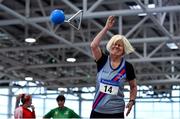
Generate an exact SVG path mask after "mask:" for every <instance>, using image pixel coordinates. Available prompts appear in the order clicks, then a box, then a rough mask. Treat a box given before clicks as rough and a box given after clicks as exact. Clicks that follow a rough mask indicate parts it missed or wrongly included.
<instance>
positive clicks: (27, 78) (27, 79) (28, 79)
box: [25, 77, 33, 81]
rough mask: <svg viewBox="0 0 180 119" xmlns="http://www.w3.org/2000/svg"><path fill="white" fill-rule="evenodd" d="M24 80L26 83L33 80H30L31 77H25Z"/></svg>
mask: <svg viewBox="0 0 180 119" xmlns="http://www.w3.org/2000/svg"><path fill="white" fill-rule="evenodd" d="M25 80H26V81H32V80H33V78H32V77H25Z"/></svg>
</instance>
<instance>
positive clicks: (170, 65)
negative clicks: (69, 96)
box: [0, 0, 180, 88]
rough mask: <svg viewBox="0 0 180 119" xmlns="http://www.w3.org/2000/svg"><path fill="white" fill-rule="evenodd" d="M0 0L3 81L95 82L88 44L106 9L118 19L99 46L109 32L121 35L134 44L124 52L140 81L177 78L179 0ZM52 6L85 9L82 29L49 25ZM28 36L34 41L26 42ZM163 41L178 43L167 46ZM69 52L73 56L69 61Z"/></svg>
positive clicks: (163, 83) (167, 83)
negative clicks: (172, 47) (70, 61)
mask: <svg viewBox="0 0 180 119" xmlns="http://www.w3.org/2000/svg"><path fill="white" fill-rule="evenodd" d="M0 2H1V4H0V85H1V86H2V85H4V84H6V83H8V84H9V83H11V82H15V81H24V78H25V77H26V76H30V77H33V81H32V82H35V83H36V84H37V86H44V87H48V88H58V87H90V86H95V78H96V65H95V63H94V61H93V59H92V55H91V52H90V47H89V45H90V42H91V41H92V40H93V38H94V37H95V35H96V34H97V33H98V32H99V31H100V30H101V29H102V28H103V26H104V25H105V22H106V19H107V17H108V16H110V15H114V16H116V23H115V26H114V27H113V28H112V30H110V31H109V32H108V33H107V36H106V37H105V38H104V39H103V41H102V48H103V49H104V47H105V44H106V43H107V41H108V39H109V38H110V37H111V36H112V35H114V34H118V33H119V34H123V35H125V36H126V37H127V38H128V40H129V41H130V42H131V44H132V45H133V46H134V48H135V50H136V52H135V53H133V54H130V55H129V56H126V58H127V60H128V61H130V62H131V63H132V64H133V65H134V68H135V72H136V76H137V82H138V84H139V85H147V86H149V85H153V86H154V88H158V87H159V86H160V87H163V88H170V87H171V85H172V84H178V83H179V82H180V57H179V56H180V52H179V47H180V1H179V0H13V1H12V0H1V1H0ZM150 6H151V7H150ZM54 9H62V10H63V11H64V13H65V17H66V19H68V18H70V17H71V16H72V15H74V14H75V13H76V12H78V11H79V10H83V19H82V24H81V28H80V30H76V29H74V28H73V27H71V26H70V25H69V24H67V23H63V24H61V25H58V26H53V25H52V23H51V22H50V20H49V15H50V13H51V12H52V11H53V10H54ZM27 37H33V38H36V40H37V42H35V43H27V42H25V41H24V40H25V38H27ZM167 43H174V44H175V45H176V46H177V47H178V48H177V49H170V48H169V47H168V46H167ZM68 57H74V58H76V62H74V63H69V62H67V61H66V58H68ZM13 86H16V85H13Z"/></svg>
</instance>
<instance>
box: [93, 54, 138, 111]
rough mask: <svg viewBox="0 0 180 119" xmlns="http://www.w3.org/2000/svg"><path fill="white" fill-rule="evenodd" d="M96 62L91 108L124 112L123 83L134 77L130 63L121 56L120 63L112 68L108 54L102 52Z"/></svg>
mask: <svg viewBox="0 0 180 119" xmlns="http://www.w3.org/2000/svg"><path fill="white" fill-rule="evenodd" d="M96 63H97V70H98V73H97V80H96V94H95V98H94V102H93V110H94V111H96V112H99V113H107V114H113V113H121V112H124V108H125V102H124V94H123V90H124V83H125V81H126V80H134V79H135V73H134V69H133V66H132V64H130V63H129V62H127V61H125V59H124V58H122V60H121V63H120V65H119V66H118V67H117V68H116V69H113V67H112V66H111V63H110V58H109V56H107V55H105V54H104V53H103V54H102V57H101V58H100V59H99V60H98V61H97V62H96Z"/></svg>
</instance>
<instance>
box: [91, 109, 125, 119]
mask: <svg viewBox="0 0 180 119" xmlns="http://www.w3.org/2000/svg"><path fill="white" fill-rule="evenodd" d="M90 118H91V119H92V118H111V119H112V118H119V119H124V112H122V113H114V114H104V113H99V112H95V111H94V110H92V111H91V115H90Z"/></svg>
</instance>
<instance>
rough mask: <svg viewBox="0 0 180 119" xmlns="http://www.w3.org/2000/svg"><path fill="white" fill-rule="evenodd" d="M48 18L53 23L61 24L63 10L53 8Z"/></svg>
mask: <svg viewBox="0 0 180 119" xmlns="http://www.w3.org/2000/svg"><path fill="white" fill-rule="evenodd" d="M50 20H51V22H52V23H53V24H55V25H56V24H61V23H63V22H64V20H65V16H64V12H63V11H62V10H59V9H55V10H53V11H52V12H51V15H50Z"/></svg>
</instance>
